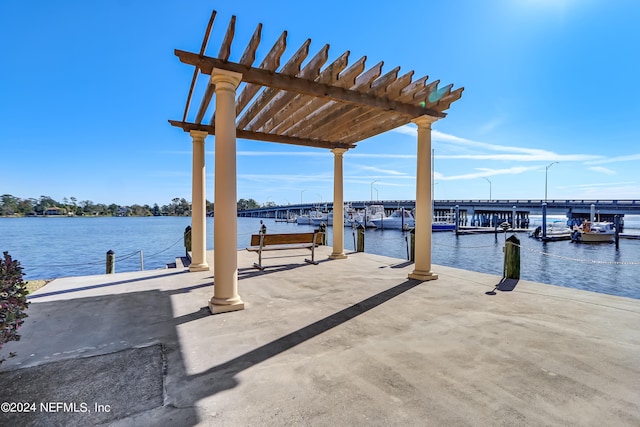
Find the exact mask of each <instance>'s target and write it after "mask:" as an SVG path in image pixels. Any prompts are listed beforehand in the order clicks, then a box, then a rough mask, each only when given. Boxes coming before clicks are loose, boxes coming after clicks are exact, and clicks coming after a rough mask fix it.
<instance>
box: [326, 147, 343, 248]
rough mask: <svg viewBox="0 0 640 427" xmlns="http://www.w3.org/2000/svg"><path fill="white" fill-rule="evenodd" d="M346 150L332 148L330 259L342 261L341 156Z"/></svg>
mask: <svg viewBox="0 0 640 427" xmlns="http://www.w3.org/2000/svg"><path fill="white" fill-rule="evenodd" d="M346 151H347V149H346V148H334V149H332V150H331V152H332V153H333V252H332V253H331V255H329V258H331V259H344V258H346V257H347V256H346V255H345V254H344V194H343V185H344V184H343V174H342V158H343V157H342V156H343V155H344V153H345V152H346Z"/></svg>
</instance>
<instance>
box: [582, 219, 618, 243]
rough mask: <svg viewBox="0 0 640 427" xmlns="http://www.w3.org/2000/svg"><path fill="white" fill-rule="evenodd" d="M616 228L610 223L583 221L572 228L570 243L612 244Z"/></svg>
mask: <svg viewBox="0 0 640 427" xmlns="http://www.w3.org/2000/svg"><path fill="white" fill-rule="evenodd" d="M615 235H616V228H615V226H614V225H613V223H612V222H591V221H584V222H583V223H582V225H580V226H577V225H575V226H574V227H573V233H572V234H571V241H572V242H576V243H613V240H614V238H615Z"/></svg>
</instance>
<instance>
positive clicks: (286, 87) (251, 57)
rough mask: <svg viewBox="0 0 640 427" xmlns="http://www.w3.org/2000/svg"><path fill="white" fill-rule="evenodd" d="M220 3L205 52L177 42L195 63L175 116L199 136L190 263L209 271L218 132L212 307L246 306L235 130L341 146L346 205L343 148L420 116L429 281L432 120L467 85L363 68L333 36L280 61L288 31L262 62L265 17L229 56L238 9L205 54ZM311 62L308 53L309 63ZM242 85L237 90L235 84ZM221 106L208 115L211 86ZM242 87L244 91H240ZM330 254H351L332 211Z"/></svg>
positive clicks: (421, 224) (420, 204) (337, 196)
mask: <svg viewBox="0 0 640 427" xmlns="http://www.w3.org/2000/svg"><path fill="white" fill-rule="evenodd" d="M215 16H216V12H215V11H214V12H213V13H212V14H211V19H210V20H209V25H208V27H207V31H206V33H205V36H204V39H203V42H202V46H201V49H200V52H199V53H192V52H185V51H182V50H176V51H175V54H176V56H178V58H179V59H180V61H182V62H183V63H185V64H189V65H193V66H194V67H195V70H194V74H193V79H192V81H191V87H190V89H189V94H188V97H187V102H186V105H185V109H184V115H183V117H182V120H181V121H175V120H170V121H169V122H170V123H171V125H173V126H176V127H180V128H182V129H183V130H184V131H185V132H190V134H191V136H192V139H193V186H192V192H193V195H192V196H193V200H192V204H193V214H192V264H191V266H190V269H191V270H192V271H201V270H208V269H209V266H208V265H207V262H206V244H205V243H206V242H205V219H206V215H205V200H206V197H205V194H206V192H205V187H206V186H205V174H204V167H205V163H204V140H205V138H206V136H207V135H215V184H214V185H215V199H214V203H215V207H216V212H215V218H214V247H215V251H214V266H215V272H214V281H215V294H214V296H213V298H212V299H211V301H210V303H209V307H210V308H211V311H212V312H213V313H219V312H224V311H232V310H238V309H242V308H243V307H244V305H243V303H242V300H241V299H240V297H239V295H238V292H237V210H236V201H237V198H236V138H242V139H251V140H260V141H268V142H277V143H284V144H294V145H300V146H306V147H316V148H326V149H330V150H331V151H332V152H333V153H334V200H333V206H342V205H343V203H344V200H343V177H342V169H343V167H342V162H343V154H344V153H345V152H346V151H347V150H349V149H353V148H355V147H356V143H358V142H359V141H362V140H364V139H367V138H370V137H372V136H375V135H378V134H381V133H383V132H386V131H389V130H391V129H395V128H397V127H399V126H402V125H405V124H407V123H410V122H414V123H416V124H417V125H418V148H417V176H416V252H415V254H416V263H415V269H414V271H413V273H411V274H410V275H409V277H410V278H413V279H417V280H432V279H436V278H437V276H436V275H435V274H433V273H432V272H431V215H432V213H431V179H432V178H431V123H433V122H434V121H436V120H438V119H441V118H444V117H446V113H444V111H445V110H447V109H448V108H449V107H450V105H451V103H453V102H454V101H456V100H458V99H459V98H460V97H461V96H462V91H463V88H458V89H456V90H452V88H453V85H447V86H444V87H442V88H439V87H438V86H439V83H440V81H439V80H435V81H432V82H428V77H427V76H424V77H422V78H419V79H416V80H413V74H414V72H413V71H409V72H408V73H405V74H403V75H401V76H399V75H398V74H399V71H400V67H396V68H393V69H392V70H390V71H388V72H386V73H385V74H382V66H383V63H382V62H379V63H378V64H376V65H374V66H373V67H371V68H369V69H367V70H366V71H365V69H366V66H365V61H366V57H362V58H360V59H359V60H357V61H356V62H354V63H353V64H351V65H349V64H348V59H349V52H345V53H344V54H342V55H341V56H340V57H338V58H337V59H336V60H335V61H333V62H332V63H330V64H328V65H326V64H327V61H328V58H329V45H325V46H323V47H322V49H320V51H318V52H317V53H316V54H315V55H314V56H313V57H311V58H310V59H308V60H307V58H308V56H309V46H310V44H311V40H310V39H307V40H306V41H305V42H304V43H303V44H302V46H300V47H299V48H298V50H297V51H296V52H295V53H294V54H293V55H292V56H291V57H290V58H289V59H288V61H287V62H286V63H285V64H284V65H282V66H281V60H282V58H283V55H284V53H285V50H286V47H287V46H286V45H287V32H286V31H285V32H283V33H282V35H281V36H280V37H279V38H278V39H277V41H276V42H275V44H274V45H273V47H272V48H271V49H270V50H269V52H268V53H267V54H266V55H265V57H264V58H263V59H262V61H261V62H260V63H259V65H256V51H257V49H258V46H259V44H260V42H261V33H262V24H258V26H257V28H256V29H255V31H254V33H253V35H252V37H251V39H250V41H249V43H248V45H247V46H246V47H245V49H244V51H243V53H242V56H241V57H240V60H239V62H231V61H229V58H230V56H231V47H232V42H233V38H234V35H235V22H236V18H235V16H233V17H231V20H230V22H229V25H228V26H227V29H226V33H225V36H224V39H223V41H222V43H221V45H220V49H219V51H218V55H217V56H216V57H211V56H206V55H205V51H206V48H207V44H208V40H209V36H210V34H211V30H212V28H213V23H214V20H215ZM305 61H306V62H305ZM199 73H202V74H206V75H209V76H210V79H209V81H208V83H207V86H206V89H205V90H204V93H203V95H202V99H201V100H200V105H199V108H198V111H197V113H196V114H195V118H194V119H193V120H192V121H187V117H188V116H189V108H190V104H191V100H192V97H193V93H194V86H195V83H196V81H197V78H198V74H199ZM237 91H239V94H237V93H236V92H237ZM214 94H215V95H216V98H215V108H214V109H213V112H211V113H210V114H209V116H208V117H207V111H208V110H209V107H210V104H211V100H212V99H213V95H214ZM236 95H237V96H236ZM333 228H334V238H333V252H332V254H331V258H333V259H340V258H345V255H344V230H343V218H342V215H334V225H333Z"/></svg>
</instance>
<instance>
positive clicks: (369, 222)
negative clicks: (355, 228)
mask: <svg viewBox="0 0 640 427" xmlns="http://www.w3.org/2000/svg"><path fill="white" fill-rule="evenodd" d="M384 217H385V213H384V205H369V206H366V207H365V208H364V213H362V212H360V213H359V215H357V216H356V225H364V226H365V227H375V226H376V225H375V224H374V223H373V220H374V219H380V218H384Z"/></svg>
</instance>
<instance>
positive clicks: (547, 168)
mask: <svg viewBox="0 0 640 427" xmlns="http://www.w3.org/2000/svg"><path fill="white" fill-rule="evenodd" d="M556 163H558V162H553V163H549V164H548V165H547V167H546V168H545V171H544V202H545V203H546V202H547V175H548V173H549V168H550V167H551V166H553V165H555V164H556Z"/></svg>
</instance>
